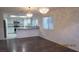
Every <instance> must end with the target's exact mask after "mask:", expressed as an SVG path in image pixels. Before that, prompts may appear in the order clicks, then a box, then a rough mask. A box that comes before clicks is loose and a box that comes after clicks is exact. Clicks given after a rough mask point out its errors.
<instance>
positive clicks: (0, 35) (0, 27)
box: [0, 13, 4, 40]
mask: <svg viewBox="0 0 79 59" xmlns="http://www.w3.org/2000/svg"><path fill="white" fill-rule="evenodd" d="M2 39H4V29H3V16H2V13H0V40H2Z"/></svg>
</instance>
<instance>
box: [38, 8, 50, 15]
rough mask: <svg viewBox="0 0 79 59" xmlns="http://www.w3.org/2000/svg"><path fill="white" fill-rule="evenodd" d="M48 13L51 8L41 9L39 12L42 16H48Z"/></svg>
mask: <svg viewBox="0 0 79 59" xmlns="http://www.w3.org/2000/svg"><path fill="white" fill-rule="evenodd" d="M48 11H49V8H39V12H40V13H42V14H46V13H48Z"/></svg>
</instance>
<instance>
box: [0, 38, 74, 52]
mask: <svg viewBox="0 0 79 59" xmlns="http://www.w3.org/2000/svg"><path fill="white" fill-rule="evenodd" d="M0 52H75V51H74V50H71V49H69V48H66V47H63V46H61V45H58V44H56V43H54V42H51V41H48V40H46V39H43V38H41V37H32V38H21V39H11V40H0Z"/></svg>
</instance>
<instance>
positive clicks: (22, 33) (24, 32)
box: [16, 27, 40, 38]
mask: <svg viewBox="0 0 79 59" xmlns="http://www.w3.org/2000/svg"><path fill="white" fill-rule="evenodd" d="M39 35H40V31H39V28H38V27H29V28H28V27H18V28H17V29H16V37H17V38H25V37H33V36H39Z"/></svg>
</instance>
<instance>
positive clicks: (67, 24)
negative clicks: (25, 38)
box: [40, 8, 79, 51]
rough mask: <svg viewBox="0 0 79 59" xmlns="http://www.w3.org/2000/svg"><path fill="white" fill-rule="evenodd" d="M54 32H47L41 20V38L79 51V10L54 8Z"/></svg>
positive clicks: (51, 13) (52, 12)
mask: <svg viewBox="0 0 79 59" xmlns="http://www.w3.org/2000/svg"><path fill="white" fill-rule="evenodd" d="M49 14H50V15H52V17H53V18H54V21H55V24H54V29H53V30H45V29H43V27H42V25H41V24H42V19H40V26H41V28H40V30H41V33H42V34H41V36H42V37H44V38H46V39H48V40H51V41H54V42H56V43H59V44H61V45H65V46H67V47H69V48H72V49H74V50H77V51H79V8H52V11H51V12H49Z"/></svg>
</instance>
